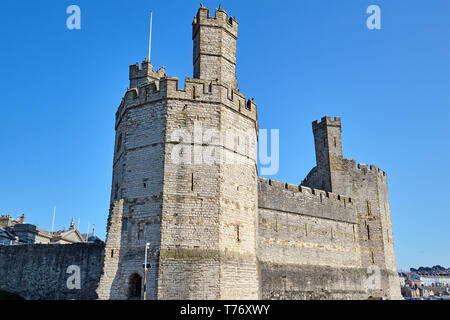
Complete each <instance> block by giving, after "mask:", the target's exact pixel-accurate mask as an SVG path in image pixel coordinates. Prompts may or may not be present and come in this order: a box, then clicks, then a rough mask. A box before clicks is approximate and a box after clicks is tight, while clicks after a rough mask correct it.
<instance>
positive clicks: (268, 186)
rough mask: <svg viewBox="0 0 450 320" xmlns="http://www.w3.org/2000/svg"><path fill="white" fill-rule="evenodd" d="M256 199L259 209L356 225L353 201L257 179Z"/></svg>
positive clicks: (334, 195)
mask: <svg viewBox="0 0 450 320" xmlns="http://www.w3.org/2000/svg"><path fill="white" fill-rule="evenodd" d="M258 195H259V196H258V199H259V202H258V207H259V208H262V209H268V210H275V211H281V212H289V213H295V214H302V215H307V216H313V217H317V218H323V219H332V220H338V221H344V222H348V223H356V222H357V214H356V207H355V204H354V200H353V199H351V198H349V197H346V196H343V195H339V194H336V193H332V192H326V191H323V190H318V189H311V188H308V187H304V186H298V185H294V184H290V183H283V182H281V181H277V180H269V182H267V179H265V178H258Z"/></svg>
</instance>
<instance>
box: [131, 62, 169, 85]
mask: <svg viewBox="0 0 450 320" xmlns="http://www.w3.org/2000/svg"><path fill="white" fill-rule="evenodd" d="M166 76H167V75H166V69H165V68H164V67H161V68H159V70H158V71H156V72H155V71H154V69H153V66H152V64H151V63H150V61H148V60H147V59H145V60H144V61H142V63H141V65H139V63H138V62H136V63H135V64H132V65H130V75H129V79H130V88H135V87H137V86H139V85H142V84H145V83H147V82H151V81H155V80H159V79H161V78H163V77H166Z"/></svg>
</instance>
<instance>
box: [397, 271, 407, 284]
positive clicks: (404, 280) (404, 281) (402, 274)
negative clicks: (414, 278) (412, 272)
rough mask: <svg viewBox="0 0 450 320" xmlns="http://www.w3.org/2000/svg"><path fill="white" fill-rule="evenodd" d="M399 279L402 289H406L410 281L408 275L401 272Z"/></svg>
mask: <svg viewBox="0 0 450 320" xmlns="http://www.w3.org/2000/svg"><path fill="white" fill-rule="evenodd" d="M398 278H399V280H400V287H404V286H405V285H406V280H407V279H408V275H407V274H406V273H404V272H399V273H398Z"/></svg>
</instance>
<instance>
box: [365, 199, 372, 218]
mask: <svg viewBox="0 0 450 320" xmlns="http://www.w3.org/2000/svg"><path fill="white" fill-rule="evenodd" d="M366 203H367V214H368V215H371V214H372V211H371V210H370V201H369V200H367V202H366Z"/></svg>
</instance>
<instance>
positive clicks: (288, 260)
mask: <svg viewBox="0 0 450 320" xmlns="http://www.w3.org/2000/svg"><path fill="white" fill-rule="evenodd" d="M192 26H193V33H192V39H193V42H194V56H193V66H194V78H187V79H186V80H185V86H184V89H180V88H179V85H178V82H179V80H178V79H177V78H172V77H168V76H167V75H166V74H165V70H164V68H161V69H160V70H158V71H156V72H155V71H154V70H153V67H152V65H151V63H150V62H149V61H147V60H146V61H144V62H143V63H142V64H141V65H139V64H136V65H132V66H130V86H129V88H128V90H127V91H126V93H125V96H124V98H123V99H122V102H121V103H120V106H119V108H118V110H117V113H116V122H115V129H116V141H115V150H114V160H113V177H112V188H111V207H110V213H109V217H108V223H107V239H106V244H105V247H104V249H103V247H102V248H96V249H92V248H91V247H89V246H80V247H79V248H78V249H79V250H80V251H79V252H78V251H77V252H75V251H74V250H75V249H74V248H77V247H71V246H62V245H61V246H59V247H17V248H16V247H12V248H6V249H5V248H0V267H1V266H2V263H3V265H4V267H3V268H2V269H0V270H3V271H0V272H5V271H4V270H7V269H9V268H11V266H12V268H16V269H15V271H13V272H12V273H8V274H7V275H5V276H3V274H0V289H3V290H6V291H10V292H16V293H19V294H21V295H23V296H24V297H26V298H30V299H41V298H55V299H72V298H74V299H85V298H89V299H139V298H140V297H141V295H142V292H143V290H142V287H141V285H142V278H143V268H142V263H143V259H144V252H145V245H146V243H150V252H149V261H148V262H149V263H150V264H151V266H152V268H151V269H150V270H149V271H148V282H147V297H148V298H149V299H367V298H369V297H379V298H381V297H386V298H390V299H396V298H400V283H399V280H398V277H397V270H396V262H395V253H394V243H393V234H392V224H391V213H390V206H389V196H388V187H387V176H386V173H385V172H383V171H382V170H380V169H378V168H377V167H376V166H373V165H372V166H367V165H362V164H361V165H356V162H355V160H352V159H344V158H343V152H342V138H341V131H342V127H341V119H340V118H338V117H336V118H331V117H324V118H322V119H321V121H315V122H314V123H313V133H314V142H315V147H316V160H317V165H316V166H315V167H314V168H313V169H312V170H311V171H310V173H309V174H308V175H307V177H306V178H305V179H304V180H303V181H302V182H301V184H300V185H298V184H289V183H283V182H279V181H275V180H270V181H267V180H266V179H264V178H259V177H258V176H257V158H256V152H255V150H256V146H257V136H258V115H257V109H256V104H255V103H254V101H253V99H247V98H246V96H245V95H244V94H242V93H241V92H240V91H239V89H238V83H237V80H236V71H235V67H236V40H237V35H238V23H237V21H236V20H235V19H234V18H229V17H228V15H227V14H226V12H225V11H223V10H222V9H217V10H216V12H215V17H211V16H210V15H209V9H207V8H204V7H201V8H200V9H199V11H198V13H197V15H196V17H195V18H194V22H193V25H192ZM198 128H200V129H201V130H205V129H206V130H215V131H217V132H219V135H220V138H218V139H213V138H210V140H208V139H206V141H205V140H202V139H200V140H198V139H197V138H196V137H198V130H199V129H198ZM180 131H183V132H187V133H188V136H191V135H192V137H191V138H192V139H191V138H189V139H185V138H186V137H183V135H180V134H179V133H180ZM229 132H232V133H233V135H232V136H231V137H230V136H227V133H229ZM201 137H203V136H202V135H201ZM210 145H212V146H213V147H214V148H213V150H214V152H213V153H214V154H215V156H217V155H219V156H218V157H217V158H216V159H219V161H213V162H208V161H205V153H204V147H205V146H210ZM216 153H217V155H216ZM179 158H183V159H184V160H188V161H184V162H182V163H179V162H178V161H177V159H179ZM229 158H233V159H235V160H236V161H235V162H232V163H230V162H228V161H225V159H229ZM199 160H200V161H199ZM66 248H67V249H66ZM30 255H31V256H33V257H34V258H33V259H35V261H37V262H31V261H28V260H27V258H26V257H27V256H30ZM48 259H50V260H51V263H50V264H45V265H41V264H42V263H46V262H48V261H50V260H48ZM72 262H73V263H75V264H76V263H77V262H78V263H79V264H80V265H81V268H82V274H83V277H84V278H83V279H84V280H82V281H83V290H82V291H80V292H79V293H74V292H69V291H67V290H65V289H64V288H63V287H62V286H63V285H65V281H64V279H65V278H64V276H65V275H64V272H65V270H64V268H66V265H67V263H72ZM21 264H24V266H23V268H22V266H21ZM102 266H103V268H102V273H101V277H100V269H101V267H102ZM33 268H36V270H38V272H36V273H33V272H32V270H33ZM49 268H50V269H51V270H50V271H49V270H48V269H49ZM22 269H23V270H22ZM46 272H50V273H49V277H52V279H51V283H52V284H53V285H52V286H50V285H47V284H43V283H42V281H47V278H43V277H44V276H43V275H44V274H46ZM25 279H27V280H32V281H31V282H30V283H32V284H31V285H27V284H26V283H25V282H24V281H26V280H25ZM21 281H22V282H21ZM97 284H98V285H97ZM17 287H20V288H21V289H20V290H14V288H17ZM95 288H96V289H95Z"/></svg>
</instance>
